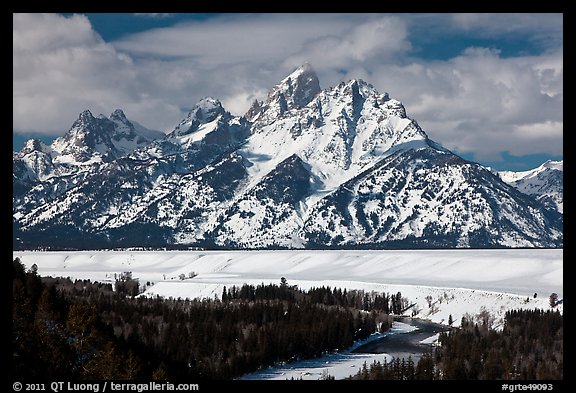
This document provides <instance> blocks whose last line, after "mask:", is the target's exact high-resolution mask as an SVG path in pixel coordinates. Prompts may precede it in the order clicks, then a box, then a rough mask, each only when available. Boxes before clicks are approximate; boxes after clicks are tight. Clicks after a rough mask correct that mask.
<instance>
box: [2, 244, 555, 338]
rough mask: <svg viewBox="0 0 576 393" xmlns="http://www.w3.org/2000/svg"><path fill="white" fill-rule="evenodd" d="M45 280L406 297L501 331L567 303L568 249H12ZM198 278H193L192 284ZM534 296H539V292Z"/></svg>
mask: <svg viewBox="0 0 576 393" xmlns="http://www.w3.org/2000/svg"><path fill="white" fill-rule="evenodd" d="M13 256H14V257H19V258H20V259H21V261H22V262H23V263H24V264H25V265H26V266H27V267H28V268H29V267H30V266H32V265H33V264H36V265H37V266H38V273H39V274H41V275H49V276H64V277H71V278H73V279H91V280H93V281H101V282H106V281H108V282H113V281H114V277H115V275H118V274H120V273H122V272H127V271H130V272H132V275H133V277H134V278H137V279H139V281H140V284H141V286H143V287H145V291H144V293H143V296H161V297H173V298H214V297H218V298H219V297H220V296H221V294H222V290H223V287H224V286H226V287H228V288H230V287H231V286H232V285H236V286H241V285H242V284H244V283H248V284H253V285H258V284H261V283H277V284H279V283H280V279H281V277H285V278H286V279H287V281H288V283H289V284H291V285H298V286H299V287H300V288H303V289H307V288H310V287H319V286H330V287H332V288H334V287H339V288H348V289H363V290H367V291H379V292H388V293H391V294H392V293H394V294H395V293H397V292H401V293H402V296H403V297H405V298H407V299H408V301H410V302H411V303H415V306H414V307H412V308H411V309H410V310H408V311H406V314H407V315H413V316H415V317H419V318H424V319H430V320H431V321H433V322H438V323H447V321H448V318H449V316H450V315H452V319H453V320H454V321H455V326H457V325H458V324H459V323H460V320H461V318H462V316H464V315H465V314H469V315H471V316H475V315H477V314H480V313H481V312H482V311H483V310H486V311H488V312H490V313H491V314H492V315H493V316H494V318H495V326H496V327H497V326H498V325H499V324H500V323H501V322H502V318H503V316H504V314H505V312H506V311H507V310H510V309H517V308H529V309H533V308H543V309H548V308H549V307H550V306H549V295H550V294H551V293H553V292H555V293H557V294H558V295H559V298H562V297H563V262H562V260H563V251H562V250H559V249H553V250H525V249H520V250H426V251H425V250H401V251H209V252H205V251H163V252H159V251H155V252H152V251H151V252H148V251H83V252H30V251H26V252H16V251H15V252H13ZM191 277H192V278H191ZM535 293H536V294H537V296H536V298H534V294H535ZM562 307H563V306H562V305H559V306H558V308H559V309H560V310H562Z"/></svg>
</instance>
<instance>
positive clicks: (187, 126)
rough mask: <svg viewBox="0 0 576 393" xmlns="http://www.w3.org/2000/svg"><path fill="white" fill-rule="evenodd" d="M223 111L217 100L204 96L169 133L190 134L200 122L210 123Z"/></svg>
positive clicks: (223, 112)
mask: <svg viewBox="0 0 576 393" xmlns="http://www.w3.org/2000/svg"><path fill="white" fill-rule="evenodd" d="M225 113H226V110H225V109H224V108H223V107H222V103H221V102H220V101H219V100H217V99H215V98H212V97H204V98H202V99H201V100H200V101H198V102H197V103H196V105H194V106H193V107H192V109H191V110H190V112H188V115H187V116H186V118H185V119H184V120H182V121H181V122H180V124H178V125H177V126H176V128H175V129H174V131H172V132H171V135H172V136H175V137H178V136H184V135H188V134H191V133H193V132H194V131H196V130H197V129H198V127H200V126H201V125H202V124H206V123H210V122H212V121H214V120H216V119H217V118H218V116H221V115H224V114H225Z"/></svg>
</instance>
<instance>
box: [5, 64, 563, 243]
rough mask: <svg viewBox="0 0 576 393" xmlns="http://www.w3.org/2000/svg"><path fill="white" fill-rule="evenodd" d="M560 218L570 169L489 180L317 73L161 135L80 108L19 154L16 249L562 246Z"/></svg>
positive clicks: (377, 97) (302, 74)
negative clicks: (240, 109) (60, 131)
mask: <svg viewBox="0 0 576 393" xmlns="http://www.w3.org/2000/svg"><path fill="white" fill-rule="evenodd" d="M562 212H563V207H562V163H561V162H559V163H557V162H556V163H554V162H549V163H546V164H544V165H543V166H542V167H541V169H535V170H534V171H530V172H529V173H528V172H526V173H524V174H517V173H516V174H514V173H509V172H502V173H497V172H493V171H492V170H490V169H489V168H486V167H484V166H482V165H480V164H477V163H474V162H471V161H467V160H465V159H463V158H461V157H459V156H458V155H456V154H454V153H453V152H451V151H449V150H448V149H446V148H444V147H442V146H441V145H440V144H438V143H436V142H434V141H433V140H431V139H430V138H429V137H428V135H427V134H426V133H425V132H424V130H422V128H421V127H420V126H419V125H418V123H417V122H416V121H415V120H413V119H411V118H409V117H408V116H407V112H406V109H405V108H404V106H403V105H402V103H401V102H400V101H398V100H395V99H393V98H390V97H389V96H388V94H387V93H383V94H380V93H379V92H378V91H377V90H376V89H375V88H374V87H373V86H372V85H370V84H368V83H366V82H364V81H362V80H350V81H348V82H342V83H340V84H339V85H337V86H334V87H330V88H327V89H324V90H322V89H321V88H320V84H319V81H318V77H317V76H316V74H315V72H314V70H313V69H312V67H311V66H310V65H309V64H304V65H303V66H301V67H299V68H297V69H296V70H295V71H294V72H293V73H291V74H290V75H288V76H287V77H286V78H284V79H283V80H281V81H280V82H279V83H278V84H277V85H276V86H274V87H273V88H272V89H271V90H270V92H269V93H268V95H267V97H265V98H263V99H262V100H256V101H254V103H253V104H252V106H251V107H250V109H249V110H248V112H247V113H246V114H245V115H244V116H234V115H232V114H231V113H229V112H228V111H227V110H226V109H225V108H224V107H223V106H222V104H221V102H220V101H219V100H217V99H214V98H211V97H206V98H204V99H202V100H200V101H199V102H198V103H197V104H196V105H194V106H193V108H192V109H191V111H190V112H189V113H188V115H187V116H186V118H185V119H183V120H182V121H181V122H180V123H179V124H178V125H177V126H176V127H175V129H174V130H172V131H171V132H170V133H168V134H163V133H159V132H155V131H151V130H147V129H145V128H144V127H142V126H140V125H138V124H137V123H135V122H131V121H130V120H128V119H127V118H126V116H125V115H124V113H123V112H122V111H121V110H116V111H114V112H113V113H112V114H111V115H110V117H106V116H103V115H100V116H98V117H94V116H93V115H92V114H91V113H90V112H89V111H84V112H82V113H81V114H80V116H79V117H78V119H77V120H76V121H75V122H74V123H73V125H72V127H71V129H70V130H69V131H68V133H66V134H65V135H64V136H62V137H60V138H57V139H56V140H54V142H53V143H52V144H50V145H46V144H43V143H42V142H40V141H38V140H29V141H28V142H27V143H26V145H25V146H24V148H23V149H22V150H21V151H20V152H15V153H13V246H14V249H30V248H72V249H94V248H115V247H177V248H180V247H182V248H185V247H199V248H208V249H210V248H230V249H238V248H243V249H246V248H248V249H259V248H453V247H459V248H496V247H498V248H500V247H552V248H555V247H562V246H563V214H562Z"/></svg>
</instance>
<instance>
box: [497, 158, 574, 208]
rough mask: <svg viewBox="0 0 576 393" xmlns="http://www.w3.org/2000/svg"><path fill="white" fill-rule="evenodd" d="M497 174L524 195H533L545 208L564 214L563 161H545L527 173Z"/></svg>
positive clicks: (506, 172)
mask: <svg viewBox="0 0 576 393" xmlns="http://www.w3.org/2000/svg"><path fill="white" fill-rule="evenodd" d="M498 174H499V175H500V177H501V178H502V180H504V181H505V182H506V183H508V184H510V185H512V186H514V187H516V188H517V189H518V190H520V191H521V192H523V193H524V194H528V195H533V196H535V197H536V199H538V200H539V201H541V202H542V203H544V204H545V205H546V206H549V207H551V208H553V209H556V210H558V211H559V212H560V213H563V212H564V196H563V193H564V187H563V177H564V161H546V162H545V163H543V164H542V165H540V166H539V167H537V168H534V169H532V170H529V171H523V172H512V171H502V172H498Z"/></svg>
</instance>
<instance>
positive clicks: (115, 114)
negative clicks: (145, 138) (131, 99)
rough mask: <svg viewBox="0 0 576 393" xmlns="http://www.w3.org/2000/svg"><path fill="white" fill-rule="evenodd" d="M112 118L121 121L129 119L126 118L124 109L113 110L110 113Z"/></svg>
mask: <svg viewBox="0 0 576 393" xmlns="http://www.w3.org/2000/svg"><path fill="white" fill-rule="evenodd" d="M110 119H111V120H119V121H121V122H126V121H127V120H128V119H126V115H125V114H124V111H123V110H122V109H116V110H115V111H114V112H112V114H111V115H110Z"/></svg>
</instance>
